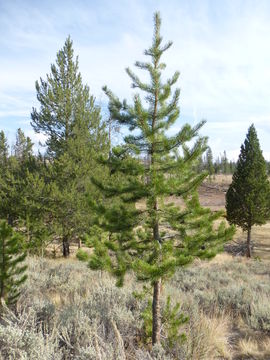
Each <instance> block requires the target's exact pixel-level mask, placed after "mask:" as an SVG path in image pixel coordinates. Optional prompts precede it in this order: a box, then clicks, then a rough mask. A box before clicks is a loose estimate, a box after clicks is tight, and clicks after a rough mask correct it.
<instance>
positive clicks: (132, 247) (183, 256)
mask: <svg viewBox="0 0 270 360" xmlns="http://www.w3.org/2000/svg"><path fill="white" fill-rule="evenodd" d="M171 45H172V43H171V42H169V43H167V44H165V45H162V38H161V36H160V17H159V15H158V14H156V15H155V29H154V38H153V43H152V45H151V47H150V48H149V49H147V50H146V51H145V55H146V56H148V57H150V62H139V61H138V62H136V64H135V65H136V67H138V68H139V69H142V70H146V71H147V72H148V74H149V76H150V80H151V81H150V83H144V82H142V81H141V80H140V79H139V78H138V76H137V75H135V74H134V73H133V72H132V71H131V70H130V69H127V73H128V75H129V76H130V78H131V80H132V87H133V88H136V89H139V90H141V92H142V93H144V94H145V101H142V100H141V96H140V95H139V93H136V94H135V95H134V103H133V104H132V105H129V104H127V102H126V101H125V100H124V101H123V102H121V101H120V100H119V99H118V98H117V97H116V96H115V95H114V94H113V93H112V92H111V91H110V90H108V89H107V88H104V91H105V93H106V94H107V96H108V97H109V109H110V113H111V119H112V120H113V121H115V122H116V123H118V124H120V125H123V126H127V127H128V128H129V130H130V134H129V135H127V136H126V137H125V143H124V145H122V146H119V147H118V148H117V149H115V150H114V152H113V156H111V157H109V158H108V159H103V163H104V164H105V165H107V167H108V168H109V169H110V170H111V171H113V173H114V174H117V173H118V174H121V176H119V177H112V178H109V179H108V180H107V181H106V182H104V181H99V180H97V179H93V182H94V184H95V185H96V186H97V187H98V188H99V189H100V190H101V191H102V192H103V194H104V196H105V197H106V198H107V199H109V201H107V202H106V203H104V201H103V202H102V203H96V204H94V205H93V208H94V210H95V212H96V214H97V219H96V223H97V225H98V226H100V228H102V229H103V230H104V231H105V232H107V233H110V237H109V236H107V238H104V237H103V238H100V239H99V241H95V243H94V244H93V247H94V253H93V255H92V257H91V261H90V266H91V267H92V268H95V269H101V268H103V269H107V270H109V271H110V272H111V273H113V274H114V275H115V276H116V277H117V278H118V284H122V283H123V279H124V274H125V273H126V271H127V270H129V269H132V270H134V271H135V273H136V275H137V278H138V279H139V280H144V281H151V282H154V281H156V280H158V279H159V278H166V277H168V276H171V275H172V274H173V273H174V272H175V270H176V268H177V267H178V266H183V265H186V264H188V263H190V262H192V260H193V259H194V258H196V257H200V258H210V257H213V256H214V255H215V254H216V253H217V252H218V251H221V250H222V244H223V243H224V242H225V241H227V240H228V239H230V238H231V236H232V233H233V229H232V228H226V227H225V225H224V223H222V224H221V225H220V226H219V228H218V230H217V231H216V230H214V228H213V223H214V221H215V220H216V219H217V218H218V217H219V216H220V213H216V214H214V213H211V211H210V210H208V209H203V208H201V207H200V204H199V201H198V197H197V195H196V190H197V188H198V186H199V185H200V184H201V182H202V181H203V179H204V178H205V177H206V176H207V174H206V173H201V174H197V172H196V171H195V166H194V165H195V164H196V162H197V160H198V159H199V157H200V156H201V155H202V153H203V152H204V151H205V150H206V149H207V144H206V138H204V137H200V136H199V135H198V133H199V130H200V129H201V127H202V126H203V124H204V122H203V121H202V122H200V123H199V124H197V125H196V126H194V127H191V126H190V125H188V124H186V125H184V126H183V127H182V129H181V130H180V131H179V132H178V133H177V134H175V135H174V136H172V137H169V136H168V135H167V132H166V131H167V130H168V129H169V128H170V127H171V126H172V125H173V124H174V123H175V121H176V120H177V118H178V116H179V108H178V100H179V95H180V91H179V89H176V90H175V91H174V92H172V86H173V85H174V84H175V83H176V81H177V79H178V76H179V73H178V72H176V73H175V74H174V75H173V76H172V77H171V78H170V79H168V80H167V81H163V80H162V76H161V75H162V71H163V69H164V68H165V64H164V63H162V62H161V56H162V54H163V53H164V52H165V51H166V50H168V49H169V48H170V47H171ZM135 130H136V134H133V133H132V132H133V131H135ZM191 140H193V142H194V145H193V146H192V147H191V148H188V146H187V142H190V141H191ZM178 148H179V149H181V151H180V150H179V151H178V150H177V149H178ZM143 157H146V158H147V159H148V160H149V161H148V162H147V164H144V163H143V162H142V158H143ZM171 195H174V196H180V197H182V199H183V200H184V202H185V206H184V207H183V208H179V206H176V205H174V204H173V203H166V202H165V201H164V199H165V198H166V197H168V196H171ZM138 201H145V203H146V207H145V208H143V209H141V208H138V207H136V203H137V202H138ZM127 205H128V206H127Z"/></svg>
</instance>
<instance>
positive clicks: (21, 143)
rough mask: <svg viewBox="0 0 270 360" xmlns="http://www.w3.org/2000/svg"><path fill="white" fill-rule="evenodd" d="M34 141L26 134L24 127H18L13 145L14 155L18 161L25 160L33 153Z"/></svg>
mask: <svg viewBox="0 0 270 360" xmlns="http://www.w3.org/2000/svg"><path fill="white" fill-rule="evenodd" d="M33 145H34V144H33V143H32V141H31V139H30V138H29V137H28V136H27V137H26V136H25V134H24V132H23V131H22V129H20V128H19V129H18V130H17V133H16V143H15V145H14V146H13V151H14V156H15V157H16V159H17V160H18V161H21V162H23V161H24V162H25V161H26V160H29V158H30V157H31V156H32V155H33Z"/></svg>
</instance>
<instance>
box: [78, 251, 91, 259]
mask: <svg viewBox="0 0 270 360" xmlns="http://www.w3.org/2000/svg"><path fill="white" fill-rule="evenodd" d="M76 258H77V259H78V260H80V261H88V260H89V254H88V253H87V252H86V251H85V250H83V249H79V250H78V251H77V252H76Z"/></svg>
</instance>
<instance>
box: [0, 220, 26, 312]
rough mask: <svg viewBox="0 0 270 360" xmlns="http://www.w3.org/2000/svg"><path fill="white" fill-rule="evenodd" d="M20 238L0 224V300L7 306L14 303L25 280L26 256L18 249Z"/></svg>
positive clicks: (2, 223) (3, 223)
mask: <svg viewBox="0 0 270 360" xmlns="http://www.w3.org/2000/svg"><path fill="white" fill-rule="evenodd" d="M20 241H21V238H20V237H19V236H18V234H15V233H13V230H12V228H11V227H10V226H9V225H7V223H6V222H5V221H2V222H1V223H0V300H1V303H2V301H4V302H5V303H6V304H7V305H12V304H13V303H15V302H16V300H17V298H18V296H19V294H20V291H19V287H20V285H21V284H22V283H23V282H24V281H25V280H26V278H27V276H26V275H25V271H26V269H27V266H26V265H22V262H23V261H24V259H25V257H26V254H25V253H23V252H22V251H21V248H20ZM0 306H1V304H0Z"/></svg>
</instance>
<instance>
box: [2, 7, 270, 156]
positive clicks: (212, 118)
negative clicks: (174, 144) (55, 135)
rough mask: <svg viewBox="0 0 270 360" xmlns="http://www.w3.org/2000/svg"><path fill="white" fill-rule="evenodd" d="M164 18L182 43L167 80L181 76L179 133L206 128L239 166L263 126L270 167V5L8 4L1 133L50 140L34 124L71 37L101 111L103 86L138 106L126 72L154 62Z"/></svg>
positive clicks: (166, 30)
mask: <svg viewBox="0 0 270 360" xmlns="http://www.w3.org/2000/svg"><path fill="white" fill-rule="evenodd" d="M155 11H160V13H161V17H162V28H161V33H162V35H163V38H164V40H165V41H167V40H172V41H173V46H172V47H171V48H170V50H168V52H167V53H166V54H165V55H164V61H165V62H166V64H167V68H166V72H165V75H166V76H169V75H172V74H173V72H174V71H175V70H179V71H180V74H181V75H180V78H179V81H178V85H177V86H178V87H180V89H181V97H180V111H181V114H180V117H179V119H178V120H177V122H176V123H175V125H174V127H173V129H172V130H171V131H172V132H176V131H177V130H179V129H180V128H181V126H182V125H183V124H185V123H187V122H188V123H190V124H192V125H195V124H196V123H197V122H198V121H200V120H202V119H206V120H207V122H206V124H205V125H204V127H203V129H202V130H201V134H202V135H206V136H208V138H209V141H208V143H209V145H210V147H211V148H212V150H213V153H214V157H217V156H219V155H220V154H221V153H223V151H224V150H226V152H227V156H228V157H229V158H230V159H232V160H237V158H238V155H239V151H240V145H241V144H242V143H243V141H244V139H245V136H246V133H247V130H248V127H249V126H250V125H251V124H252V123H254V125H255V127H256V129H257V132H258V136H259V140H260V143H261V148H262V150H263V154H264V156H265V158H266V159H268V160H270V1H268V0H265V1H264V0H256V1H249V0H244V1H241V0H222V1H221V0H212V1H210V0H209V1H207V0H192V1H191V0H167V1H165V0H160V1H159V0H155V1H154V0H153V1H152V0H136V1H135V0H115V1H111V0H99V1H98V0H88V1H86V0H85V1H83V0H76V2H75V1H68V0H65V1H62V0H59V1H57V0H54V1H51V0H47V1H38V0H21V1H16V0H12V1H11V0H0V130H4V131H5V133H6V135H7V136H8V138H9V139H10V141H11V142H14V140H15V132H16V129H17V128H19V127H20V128H22V129H23V130H24V131H25V133H26V134H27V135H28V136H30V137H31V138H32V140H33V141H34V142H35V143H38V141H42V140H44V137H43V136H42V135H40V134H35V133H34V131H33V129H32V128H31V125H30V114H31V109H32V107H37V108H38V106H39V104H38V101H37V100H36V91H35V81H36V80H38V79H39V78H40V77H42V78H43V79H44V78H46V74H47V73H49V72H50V65H51V64H52V63H54V62H55V58H56V53H57V51H58V50H60V49H61V48H62V47H63V45H64V42H65V39H66V38H67V36H68V35H70V36H71V38H72V40H73V45H74V51H75V54H76V55H78V56H79V68H80V72H81V74H82V78H83V82H84V83H87V84H88V85H89V87H90V92H91V94H93V95H94V96H95V98H96V101H97V103H98V104H100V105H102V106H104V104H106V101H107V99H106V97H105V95H104V94H103V92H102V86H103V85H107V86H108V87H109V88H110V89H111V90H112V91H113V92H114V93H115V94H116V95H118V96H119V98H120V99H122V98H127V99H131V98H132V94H133V90H132V89H131V87H130V79H129V77H128V76H127V74H126V72H125V68H126V67H131V68H132V69H134V67H133V64H134V62H135V61H136V60H144V55H143V50H144V49H145V48H147V47H149V45H150V43H151V40H152V32H153V13H154V12H155ZM136 71H137V70H136Z"/></svg>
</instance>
